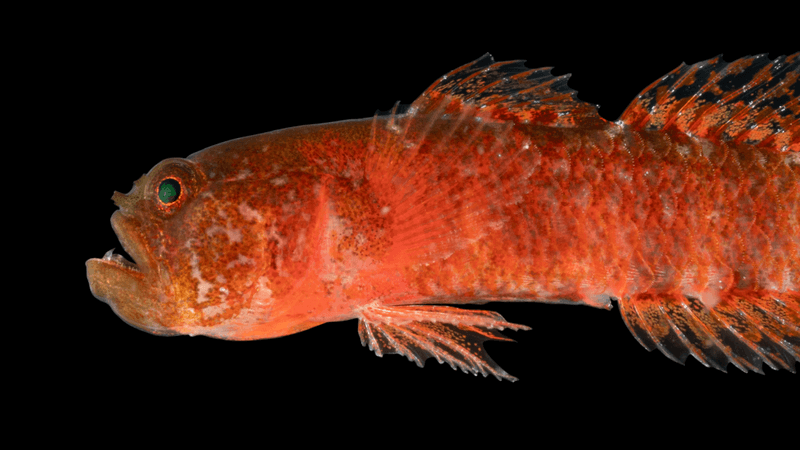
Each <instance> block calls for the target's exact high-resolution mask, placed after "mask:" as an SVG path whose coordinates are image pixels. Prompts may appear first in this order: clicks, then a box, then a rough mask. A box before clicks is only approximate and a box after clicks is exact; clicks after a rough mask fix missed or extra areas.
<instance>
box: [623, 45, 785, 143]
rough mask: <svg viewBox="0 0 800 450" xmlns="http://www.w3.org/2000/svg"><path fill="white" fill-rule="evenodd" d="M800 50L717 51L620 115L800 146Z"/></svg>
mask: <svg viewBox="0 0 800 450" xmlns="http://www.w3.org/2000/svg"><path fill="white" fill-rule="evenodd" d="M799 96H800V53H795V54H793V55H791V56H788V57H787V56H780V57H778V58H776V59H775V60H773V61H770V60H769V59H768V58H767V56H766V55H758V56H750V57H745V58H742V59H739V60H737V61H734V62H732V63H727V62H725V61H723V60H722V58H721V57H719V56H717V57H716V58H712V59H709V60H708V61H703V62H700V63H697V64H694V65H691V66H687V65H685V64H681V65H680V66H679V67H678V68H676V69H675V70H673V71H672V72H670V73H668V74H667V75H665V76H664V77H662V78H661V79H660V80H657V81H656V82H654V83H653V84H651V85H650V86H648V87H647V88H646V89H645V90H643V91H642V92H641V93H640V94H639V97H638V98H637V99H636V100H634V102H633V103H631V104H630V106H628V108H627V109H626V110H625V112H624V113H623V114H622V117H621V120H622V121H623V122H625V123H627V124H628V125H630V126H632V127H634V128H638V129H645V130H662V129H663V130H668V129H670V128H674V129H677V130H678V131H680V132H682V133H685V134H690V135H694V136H699V137H703V138H721V139H723V140H726V141H729V140H732V141H736V142H740V143H745V144H750V145H758V146H760V147H763V148H770V149H774V150H776V151H782V152H786V151H792V152H800V101H799V100H798V97H799Z"/></svg>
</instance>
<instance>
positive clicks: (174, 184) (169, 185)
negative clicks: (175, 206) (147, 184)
mask: <svg viewBox="0 0 800 450" xmlns="http://www.w3.org/2000/svg"><path fill="white" fill-rule="evenodd" d="M180 196H181V185H180V183H178V181H177V180H173V179H172V178H167V179H166V180H164V181H162V182H161V184H160V185H158V199H159V200H161V203H172V202H174V201H175V200H177V199H178V197H180Z"/></svg>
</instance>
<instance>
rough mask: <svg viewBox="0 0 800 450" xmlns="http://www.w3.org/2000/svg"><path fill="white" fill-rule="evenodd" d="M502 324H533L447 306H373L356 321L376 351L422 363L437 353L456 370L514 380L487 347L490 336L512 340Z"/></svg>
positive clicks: (363, 341) (514, 327)
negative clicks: (494, 359) (489, 353)
mask: <svg viewBox="0 0 800 450" xmlns="http://www.w3.org/2000/svg"><path fill="white" fill-rule="evenodd" d="M504 328H510V329H512V330H528V329H530V328H528V327H526V326H524V325H517V324H513V323H510V322H506V321H505V319H503V317H502V316H501V315H500V314H497V313H495V312H491V311H475V310H464V309H458V308H453V307H449V306H396V307H386V306H375V307H369V308H366V309H365V310H363V312H362V316H361V317H360V318H359V321H358V334H359V336H360V337H361V344H362V345H365V346H366V345H368V346H369V348H370V349H371V350H373V351H374V352H375V354H377V355H378V356H383V355H384V354H390V353H397V354H400V355H403V356H405V357H407V358H408V360H409V361H414V362H415V363H417V365H418V366H419V367H423V366H424V365H425V360H426V359H428V358H436V360H437V361H439V363H440V364H441V363H445V362H446V363H447V364H449V365H450V367H452V368H453V369H456V368H459V369H461V370H463V371H464V372H469V373H472V374H474V375H478V374H479V373H480V374H482V375H483V376H484V377H485V376H488V375H489V374H491V375H494V376H495V377H497V379H498V380H502V379H506V380H510V381H516V380H517V379H516V378H514V377H513V376H511V375H509V374H508V373H507V372H506V371H505V370H503V369H502V368H500V366H498V365H497V363H495V362H494V361H493V360H492V358H490V357H489V355H488V354H487V353H486V351H485V350H484V348H483V342H484V341H487V340H490V339H494V340H499V341H510V340H511V339H508V338H507V337H505V336H503V335H502V334H500V330H503V329H504Z"/></svg>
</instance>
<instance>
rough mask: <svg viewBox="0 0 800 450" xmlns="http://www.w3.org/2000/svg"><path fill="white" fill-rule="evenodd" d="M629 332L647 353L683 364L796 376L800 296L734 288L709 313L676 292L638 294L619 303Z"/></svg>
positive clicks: (799, 347) (702, 305)
mask: <svg viewBox="0 0 800 450" xmlns="http://www.w3.org/2000/svg"><path fill="white" fill-rule="evenodd" d="M620 311H621V314H622V318H623V319H624V320H625V323H626V325H627V326H628V329H630V330H631V333H633V335H634V336H635V337H636V339H637V340H638V341H639V343H640V344H642V346H644V348H646V349H647V350H648V351H652V350H654V349H656V348H657V349H659V350H660V351H661V352H662V353H664V354H665V355H666V356H667V357H669V358H670V359H672V360H673V361H676V362H679V363H681V364H683V363H684V362H685V361H686V358H687V357H688V356H689V355H692V356H694V357H695V358H696V359H697V360H698V361H700V362H701V363H702V364H703V365H705V366H706V367H714V368H715V369H719V370H722V371H723V372H725V371H726V366H727V365H728V363H729V362H730V363H733V365H735V366H736V367H738V368H739V369H741V370H742V371H744V372H748V371H751V370H752V371H755V372H758V373H763V371H762V368H761V365H762V362H763V363H767V365H769V366H770V367H772V368H773V369H775V370H778V369H786V370H789V371H791V372H795V362H796V361H800V325H799V324H800V293H797V292H788V293H777V292H775V291H745V290H733V291H731V292H728V293H726V294H724V295H723V298H722V299H721V301H720V302H719V303H718V304H717V305H715V306H714V307H713V308H712V309H710V310H709V309H708V308H706V307H705V305H704V304H703V303H702V302H701V301H700V300H698V299H694V298H688V297H684V296H682V295H676V294H666V293H665V294H658V295H656V294H638V295H635V296H633V297H631V298H627V299H625V300H622V301H620Z"/></svg>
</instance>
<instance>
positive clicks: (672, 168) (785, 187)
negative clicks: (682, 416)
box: [87, 54, 800, 380]
mask: <svg viewBox="0 0 800 450" xmlns="http://www.w3.org/2000/svg"><path fill="white" fill-rule="evenodd" d="M799 64H800V54H794V55H792V56H789V57H781V58H778V59H776V60H774V61H769V60H768V59H766V57H764V56H757V57H751V58H744V59H742V60H739V61H736V62H734V63H730V64H729V63H726V62H724V61H722V60H721V59H720V58H714V59H712V60H709V61H705V62H702V63H698V64H695V65H693V66H685V65H682V66H681V67H679V68H677V69H676V70H675V71H673V72H671V73H670V74H668V75H667V76H665V77H664V78H662V79H661V80H658V81H656V82H655V83H653V84H652V85H651V86H650V87H648V88H647V89H645V90H644V91H643V92H642V94H640V95H639V97H638V98H637V99H636V100H635V101H634V102H633V103H632V104H631V106H630V107H629V108H628V110H627V111H626V112H625V113H624V114H623V116H622V118H621V120H620V121H618V122H614V123H610V122H606V121H605V120H603V119H602V118H601V117H600V116H599V115H598V114H597V111H596V108H595V106H593V105H589V104H587V103H584V102H581V101H580V100H578V99H577V97H576V95H575V92H574V91H572V90H571V89H569V88H568V87H567V84H566V78H565V77H553V76H552V75H550V71H549V69H533V70H531V69H528V68H526V67H525V66H524V65H523V64H522V62H520V61H511V62H502V63H495V62H494V61H493V60H492V58H491V56H489V55H486V56H484V57H482V58H480V59H479V60H477V61H474V62H472V63H470V64H467V65H465V66H463V67H460V68H459V69H456V70H454V71H453V72H451V73H449V74H447V75H445V76H443V77H442V78H440V79H439V80H437V82H436V83H434V84H433V85H432V86H431V87H430V88H429V89H428V90H427V91H426V92H425V93H423V94H422V96H420V98H419V99H417V100H416V101H415V102H414V103H413V104H412V105H410V106H409V107H408V108H407V109H406V110H403V111H397V110H395V111H393V112H392V113H391V114H387V115H376V116H375V117H373V118H370V119H362V120H350V121H344V122H337V123H330V124H323V125H310V126H303V127H296V128H290V129H285V130H279V131H273V132H270V133H264V134H260V135H255V136H250V137H245V138H241V139H235V140H232V141H228V142H224V143H222V144H218V145H215V146H213V147H210V148H207V149H205V150H203V151H201V152H198V153H195V154H193V155H191V156H189V157H188V158H186V159H169V160H165V161H163V162H162V163H160V164H159V165H157V166H156V167H155V168H153V169H152V170H151V171H150V173H148V174H147V175H145V176H144V177H143V178H142V179H140V180H138V181H137V182H136V183H135V185H134V188H133V190H132V191H131V192H130V193H128V194H125V195H123V194H119V193H115V195H114V198H113V199H114V201H115V202H116V204H117V205H118V206H119V207H120V210H119V211H118V212H116V213H115V214H114V216H113V217H112V225H113V226H114V229H115V231H116V233H117V235H118V236H119V238H120V241H121V243H122V244H123V246H124V248H125V249H126V251H127V252H128V253H129V254H130V255H131V257H132V258H133V259H134V260H135V263H132V262H128V261H126V260H124V258H122V257H121V256H119V255H115V254H113V253H112V252H109V254H107V255H106V257H104V258H102V259H92V260H89V261H88V262H87V268H88V276H89V282H90V286H91V288H92V292H93V293H94V295H95V296H96V297H98V298H101V299H102V300H104V301H106V302H107V303H108V304H109V305H111V306H112V308H113V309H114V310H115V312H117V314H118V315H120V317H122V318H123V319H124V320H125V321H126V322H128V323H130V324H131V325H134V326H136V327H138V328H141V329H143V330H145V331H148V332H151V333H156V334H190V335H207V336H213V337H218V338H224V339H261V338H270V337H277V336H282V335H286V334H291V333H296V332H299V331H302V330H304V329H307V328H310V327H313V326H315V325H318V324H321V323H325V322H330V321H341V320H348V319H354V318H355V319H358V320H359V335H360V336H361V340H362V343H363V344H364V345H368V346H369V347H370V348H371V349H373V350H375V351H376V353H378V355H382V354H385V353H399V354H402V355H404V356H406V357H408V358H409V359H410V360H413V361H415V362H416V363H417V364H419V365H420V366H421V365H423V363H424V361H425V359H427V358H429V357H434V358H436V359H437V360H438V361H439V362H447V363H449V364H450V365H452V366H453V367H458V368H461V369H463V370H465V371H469V372H473V373H482V374H483V375H488V374H492V375H494V376H496V377H498V378H505V379H511V380H513V379H514V378H513V377H512V376H511V375H509V374H508V373H506V372H505V371H503V369H501V368H500V367H499V366H497V364H496V363H494V362H493V361H492V360H491V358H489V356H488V355H487V354H486V352H485V351H484V350H483V346H482V342H484V341H485V340H487V339H499V340H503V339H505V338H504V337H503V336H502V335H501V334H500V333H499V330H502V329H504V328H511V329H525V328H526V327H525V326H523V325H517V324H513V323H509V322H507V321H505V319H503V318H502V317H501V316H500V315H499V314H496V313H493V312H491V311H480V310H472V309H459V308H456V307H454V306H439V305H463V304H468V303H486V302H490V301H526V302H527V301H537V302H557V303H572V304H585V305H589V306H595V307H600V308H606V309H609V308H611V307H612V301H616V302H618V303H619V306H620V308H621V312H622V316H623V318H624V319H625V321H626V323H627V324H628V327H629V328H630V329H631V331H632V332H633V333H634V335H635V337H636V338H637V339H638V340H639V342H640V343H642V345H643V346H645V347H646V348H648V349H649V350H652V349H654V348H658V349H659V350H661V351H662V352H663V353H665V354H666V355H667V356H668V357H670V358H672V359H674V360H676V361H678V362H683V361H685V360H686V358H687V357H688V356H689V355H692V356H694V357H695V358H697V359H698V360H699V361H700V362H702V363H703V364H705V365H707V366H712V367H715V368H718V369H720V370H725V369H726V366H727V364H728V363H729V362H730V363H733V364H734V365H736V366H737V367H739V368H740V369H742V370H745V371H747V370H755V371H761V366H762V363H767V364H768V365H770V366H772V367H774V368H784V369H788V370H791V371H794V368H795V362H796V361H797V360H800V254H799V252H800V158H798V154H800V132H798V130H799V129H800V120H798V117H800V104H798V91H800V84H799V81H798V78H799V74H800V69H798V66H799ZM167 179H169V180H175V181H177V182H178V183H179V185H180V195H179V196H177V197H176V198H175V199H174V200H172V199H171V198H170V199H169V201H165V200H164V199H165V198H166V197H163V196H162V197H159V192H160V191H159V189H161V187H162V183H164V180H167Z"/></svg>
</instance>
